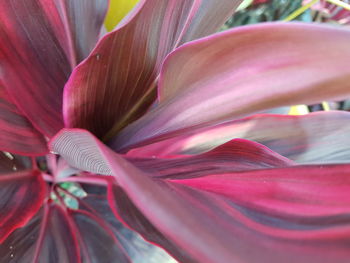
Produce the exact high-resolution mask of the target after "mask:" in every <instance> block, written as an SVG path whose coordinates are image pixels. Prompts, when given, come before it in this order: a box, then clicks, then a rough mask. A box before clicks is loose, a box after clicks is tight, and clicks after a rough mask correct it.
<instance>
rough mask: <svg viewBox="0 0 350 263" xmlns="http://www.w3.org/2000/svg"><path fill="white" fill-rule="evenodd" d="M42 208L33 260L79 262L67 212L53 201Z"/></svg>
mask: <svg viewBox="0 0 350 263" xmlns="http://www.w3.org/2000/svg"><path fill="white" fill-rule="evenodd" d="M47 206H48V207H47V208H46V209H47V210H46V211H45V210H44V216H43V219H42V222H41V226H40V227H41V229H40V231H41V232H40V234H39V237H38V241H37V247H36V253H35V255H34V259H33V261H34V262H35V260H36V259H37V260H38V261H39V262H48V261H49V262H53V263H55V262H57V263H60V262H67V263H76V262H80V254H79V247H78V242H77V238H76V234H75V233H74V228H73V226H72V222H70V218H69V217H68V215H67V212H66V211H65V210H64V209H63V208H62V207H60V206H58V205H55V204H53V203H51V204H48V205H47Z"/></svg>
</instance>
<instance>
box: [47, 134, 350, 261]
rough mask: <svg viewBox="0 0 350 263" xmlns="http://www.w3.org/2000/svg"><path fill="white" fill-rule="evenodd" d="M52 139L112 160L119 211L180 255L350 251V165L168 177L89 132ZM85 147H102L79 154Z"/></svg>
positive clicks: (266, 256) (88, 159) (271, 256)
mask: <svg viewBox="0 0 350 263" xmlns="http://www.w3.org/2000/svg"><path fill="white" fill-rule="evenodd" d="M51 147H52V148H53V149H54V150H55V151H57V152H59V153H60V154H62V155H63V156H65V155H68V154H69V155H71V156H73V158H72V159H71V160H72V161H74V164H80V165H82V164H84V163H85V167H87V168H89V167H98V166H99V165H106V166H109V167H110V170H111V171H112V173H113V175H114V177H115V179H116V183H117V184H118V185H119V186H111V187H110V188H109V191H110V192H109V194H110V202H111V205H112V207H113V209H114V210H115V213H116V216H117V217H118V218H121V219H123V220H125V222H126V223H127V224H128V225H129V226H131V227H133V228H134V229H135V230H138V231H140V233H141V234H143V235H144V237H145V238H149V240H151V241H152V240H153V241H154V242H157V243H158V244H159V245H161V246H163V247H164V248H165V249H168V252H169V253H171V254H172V255H173V256H175V257H176V258H177V259H178V260H180V261H184V262H192V261H195V262H198V261H200V262H232V261H237V262H282V261H283V262H287V263H289V262H291V263H292V262H313V261H317V262H327V263H328V262H329V263H330V262H344V263H345V262H347V261H348V258H349V256H350V255H349V250H348V242H349V240H350V225H349V212H350V205H349V201H350V200H349V195H348V192H349V190H350V179H349V176H348V174H349V172H350V166H349V165H310V166H292V167H286V168H269V169H260V170H252V171H242V172H234V173H223V174H212V175H206V176H201V177H198V178H190V179H182V180H169V179H167V180H164V179H160V178H155V177H154V176H152V175H150V174H148V173H147V172H143V171H141V170H139V169H138V168H136V167H135V166H134V165H133V164H132V163H130V162H128V161H126V160H125V159H124V158H123V157H122V156H121V155H118V154H116V153H114V152H112V151H111V150H110V149H108V148H107V147H106V146H104V145H103V144H102V143H100V142H99V141H98V140H97V139H96V138H94V137H93V136H92V135H91V134H89V133H88V132H84V131H80V132H79V131H78V130H71V131H70V130H63V131H62V132H61V134H59V135H58V136H57V137H56V138H55V139H54V140H53V141H52V142H51ZM86 148H90V149H95V151H93V152H92V151H90V155H89V156H87V155H80V154H78V153H79V152H81V150H85V149H86ZM83 166H84V165H83ZM190 177H191V176H190ZM182 178H185V175H183V176H182ZM120 187H121V188H120ZM121 190H122V192H120V191H121ZM148 230H149V231H150V232H149V234H148V235H147V234H145V232H148ZM152 235H153V237H152ZM169 242H170V244H171V246H170V245H169ZM171 247H172V248H171ZM326 248H327V249H326ZM179 251H181V252H182V254H179V253H178V252H179ZM186 260H187V261H186Z"/></svg>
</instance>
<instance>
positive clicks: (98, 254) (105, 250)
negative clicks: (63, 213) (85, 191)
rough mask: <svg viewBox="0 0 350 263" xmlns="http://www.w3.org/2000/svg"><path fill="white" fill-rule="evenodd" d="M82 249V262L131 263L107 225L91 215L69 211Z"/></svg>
mask: <svg viewBox="0 0 350 263" xmlns="http://www.w3.org/2000/svg"><path fill="white" fill-rule="evenodd" d="M70 216H71V217H72V219H73V220H74V222H75V224H76V228H77V230H78V233H79V234H78V235H79V239H80V246H81V249H82V255H83V257H82V259H83V262H101V263H104V262H105V263H109V262H114V261H115V262H121V263H122V262H131V260H130V258H129V257H128V256H127V252H126V251H125V250H124V248H123V247H122V246H121V244H120V242H119V241H118V239H116V237H115V236H114V233H113V232H112V230H111V229H110V228H109V226H108V225H106V224H105V223H104V221H103V220H100V219H99V218H98V217H96V216H94V215H93V214H91V213H89V212H86V211H83V210H80V211H71V213H70Z"/></svg>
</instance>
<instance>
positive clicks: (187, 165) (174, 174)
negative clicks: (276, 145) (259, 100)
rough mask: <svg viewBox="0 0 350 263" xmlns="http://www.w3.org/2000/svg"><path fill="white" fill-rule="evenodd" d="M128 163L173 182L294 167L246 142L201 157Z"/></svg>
mask: <svg viewBox="0 0 350 263" xmlns="http://www.w3.org/2000/svg"><path fill="white" fill-rule="evenodd" d="M128 160H130V161H131V162H132V163H133V164H134V165H135V166H137V167H138V168H139V169H140V170H142V171H145V172H148V173H149V174H152V175H153V174H154V176H160V177H162V178H171V179H174V178H194V177H198V176H204V175H208V174H218V173H228V172H238V171H248V170H258V169H266V168H273V167H286V166H291V165H294V163H293V162H292V161H290V160H288V159H287V158H285V157H283V156H280V155H278V154H276V153H274V152H273V151H271V150H270V149H268V148H266V147H264V146H263V145H260V144H258V143H254V142H251V141H247V140H242V139H236V140H232V141H229V142H227V143H225V144H223V145H221V146H218V147H216V148H215V149H213V150H211V151H209V152H206V153H203V154H200V155H194V156H178V157H171V158H169V157H168V158H155V156H154V158H145V157H144V158H129V159H128Z"/></svg>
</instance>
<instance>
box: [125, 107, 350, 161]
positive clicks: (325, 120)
mask: <svg viewBox="0 0 350 263" xmlns="http://www.w3.org/2000/svg"><path fill="white" fill-rule="evenodd" d="M349 132H350V113H349V112H344V111H328V112H316V113H311V114H307V115H300V116H290V115H289V116H288V115H265V114H264V115H254V116H251V117H248V118H244V119H240V120H236V121H232V122H228V123H226V124H223V125H219V126H217V127H212V128H207V129H204V130H203V131H202V132H197V133H193V134H189V135H185V136H179V137H175V138H172V139H169V140H164V141H160V142H158V143H155V144H151V145H148V146H145V147H141V148H139V149H133V150H132V151H131V152H130V153H128V155H131V156H138V157H146V156H150V155H155V156H172V155H181V154H199V153H202V152H206V151H209V150H210V149H212V148H214V147H217V146H218V145H221V144H223V143H225V142H227V141H230V140H232V139H234V138H245V139H248V140H253V141H256V142H258V143H261V144H263V145H265V146H267V147H269V148H270V149H272V150H273V151H276V152H277V153H279V154H281V155H283V156H285V157H287V158H290V159H292V160H294V161H296V162H299V163H321V162H322V163H326V162H327V163H332V162H333V163H341V162H342V163H344V162H349V160H350V159H349V156H350V154H349V151H350V148H349V144H348V143H347V140H348V138H349V136H348V134H349Z"/></svg>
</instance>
